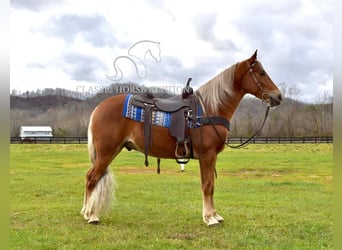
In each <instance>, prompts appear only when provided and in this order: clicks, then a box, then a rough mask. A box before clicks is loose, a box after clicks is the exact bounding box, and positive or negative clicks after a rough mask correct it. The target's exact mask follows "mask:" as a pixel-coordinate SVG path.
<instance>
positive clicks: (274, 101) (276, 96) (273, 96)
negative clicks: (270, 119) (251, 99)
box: [262, 93, 283, 107]
mask: <svg viewBox="0 0 342 250" xmlns="http://www.w3.org/2000/svg"><path fill="white" fill-rule="evenodd" d="M262 99H263V100H264V101H265V102H267V104H268V105H270V106H271V107H275V106H278V105H279V104H280V103H281V101H282V100H283V98H282V96H281V94H280V93H267V94H266V93H265V94H263V96H262Z"/></svg>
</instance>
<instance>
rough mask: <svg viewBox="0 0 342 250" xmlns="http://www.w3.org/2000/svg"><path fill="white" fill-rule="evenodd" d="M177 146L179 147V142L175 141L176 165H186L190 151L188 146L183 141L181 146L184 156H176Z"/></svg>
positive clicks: (176, 154)
mask: <svg viewBox="0 0 342 250" xmlns="http://www.w3.org/2000/svg"><path fill="white" fill-rule="evenodd" d="M178 146H179V142H178V141H177V144H176V150H175V156H176V161H177V163H183V164H186V163H188V162H189V160H190V150H189V146H188V141H187V140H185V141H184V143H183V146H184V149H185V154H184V155H180V154H178Z"/></svg>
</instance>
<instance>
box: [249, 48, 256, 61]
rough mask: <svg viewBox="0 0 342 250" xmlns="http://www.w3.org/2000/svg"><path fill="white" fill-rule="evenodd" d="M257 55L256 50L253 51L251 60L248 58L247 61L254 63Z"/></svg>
mask: <svg viewBox="0 0 342 250" xmlns="http://www.w3.org/2000/svg"><path fill="white" fill-rule="evenodd" d="M257 54H258V50H255V52H254V54H253V55H252V56H251V58H249V60H251V62H255V61H256V59H257Z"/></svg>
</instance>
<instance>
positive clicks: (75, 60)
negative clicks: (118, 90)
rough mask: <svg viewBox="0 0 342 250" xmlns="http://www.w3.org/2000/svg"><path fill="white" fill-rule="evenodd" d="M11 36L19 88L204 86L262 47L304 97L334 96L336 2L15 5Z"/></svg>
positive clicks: (268, 61) (278, 73) (26, 0)
mask: <svg viewBox="0 0 342 250" xmlns="http://www.w3.org/2000/svg"><path fill="white" fill-rule="evenodd" d="M10 35H11V40H10V41H11V45H10V46H11V49H10V53H11V54H10V56H11V58H10V77H11V84H10V88H11V91H12V90H13V89H16V90H18V91H20V92H24V91H26V90H36V89H44V88H66V89H70V90H73V91H79V92H82V91H83V92H87V91H88V92H92V91H98V90H99V89H101V88H104V89H105V88H106V87H107V86H109V85H110V84H112V83H113V82H136V83H139V84H142V85H144V86H148V87H150V86H157V87H165V88H166V89H168V90H169V91H174V92H176V91H179V89H180V88H174V86H183V85H184V84H185V83H186V81H187V79H188V78H189V77H192V83H191V84H192V85H193V86H194V87H195V89H196V88H197V87H198V86H200V85H202V84H204V83H206V82H207V81H208V80H210V79H211V78H213V77H214V76H216V75H217V74H219V73H220V72H221V71H222V70H224V69H225V68H228V67H230V66H231V65H233V64H235V63H237V62H239V61H242V60H245V59H247V58H249V57H250V56H251V55H252V54H253V53H254V51H255V50H256V49H257V50H258V59H259V61H260V62H261V63H262V64H263V66H264V68H265V70H266V71H267V72H268V74H269V75H270V77H271V78H272V80H273V81H274V82H275V83H276V84H277V85H278V84H285V86H287V87H292V88H295V89H297V90H298V92H299V96H298V97H297V98H298V99H299V100H302V101H304V102H315V101H316V100H318V99H320V98H321V96H322V94H328V95H331V96H332V95H333V1H332V0H286V1H285V0H284V1H282V0H280V1H273V0H258V1H252V0H239V1H229V0H211V1H201V0H197V1H192V0H188V1H178V0H159V1H154V0H140V1H133V0H125V1H108V0H96V1H88V0H83V1H82V0H62V1H55V0H11V9H10ZM120 70H121V72H122V73H120Z"/></svg>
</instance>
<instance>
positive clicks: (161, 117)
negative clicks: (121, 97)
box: [122, 95, 171, 128]
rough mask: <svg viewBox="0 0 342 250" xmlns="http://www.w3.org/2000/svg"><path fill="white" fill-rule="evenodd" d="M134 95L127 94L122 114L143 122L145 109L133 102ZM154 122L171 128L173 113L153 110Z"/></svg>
mask: <svg viewBox="0 0 342 250" xmlns="http://www.w3.org/2000/svg"><path fill="white" fill-rule="evenodd" d="M131 97H132V95H127V96H126V98H125V103H124V108H123V111H122V115H123V116H124V117H126V118H129V119H132V120H135V121H138V122H143V121H144V117H145V110H144V109H143V108H141V107H137V106H134V105H132V104H131V102H130V99H131ZM152 124H153V125H157V126H162V127H166V128H169V127H170V126H171V113H168V112H162V111H152Z"/></svg>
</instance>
